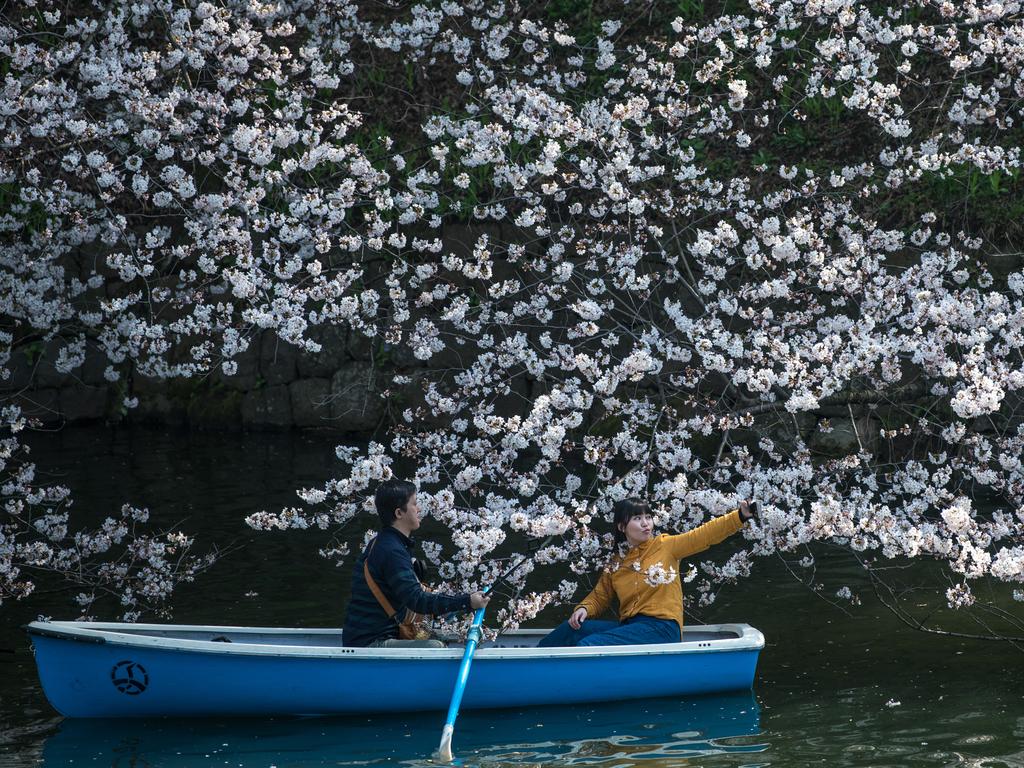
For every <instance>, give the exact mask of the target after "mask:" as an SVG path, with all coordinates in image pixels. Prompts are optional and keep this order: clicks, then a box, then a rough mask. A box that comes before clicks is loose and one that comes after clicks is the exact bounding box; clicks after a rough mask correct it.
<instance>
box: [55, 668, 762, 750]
mask: <svg viewBox="0 0 1024 768" xmlns="http://www.w3.org/2000/svg"><path fill="white" fill-rule="evenodd" d="M589 684H595V683H594V682H593V681H591V682H590V683H589ZM597 684H599V683H597ZM759 714H760V712H759V708H758V705H757V701H756V700H755V699H754V696H753V694H752V693H751V692H749V691H743V692H738V693H729V694H718V695H713V696H701V697H694V698H688V699H685V700H676V699H640V700H636V701H628V702H615V703H611V704H596V705H581V706H572V707H536V708H533V709H530V710H491V711H481V712H466V713H464V714H463V715H462V716H461V717H460V718H459V728H458V731H457V732H456V738H455V754H456V762H457V763H458V764H462V765H488V764H489V765H498V764H500V765H502V766H505V765H509V766H511V765H532V766H535V765H538V764H542V765H565V766H570V765H588V766H601V765H608V766H612V765H614V766H617V767H618V766H626V765H631V764H634V763H635V764H637V765H644V764H652V765H653V764H655V763H654V761H662V762H660V764H662V765H667V764H676V761H678V760H685V759H687V758H695V757H701V756H707V755H713V754H724V753H731V752H732V753H735V752H761V751H763V750H764V749H766V748H767V747H766V745H764V744H760V743H757V741H758V740H757V739H752V738H750V737H751V736H757V734H758V733H759V720H760V718H759ZM441 720H442V718H440V717H439V716H438V714H437V713H431V714H407V715H374V716H373V717H365V718H357V717H345V718H333V717H331V718H328V717H309V718H294V717H293V718H263V719H244V720H243V719H223V720H219V721H210V720H195V719H188V720H185V719H181V720H179V719H150V720H77V719H69V720H65V721H64V722H63V723H62V724H61V726H60V730H59V731H58V732H57V733H56V734H54V735H53V736H51V737H50V739H48V740H47V742H46V745H45V747H44V750H43V762H42V764H43V766H46V768H57V767H58V766H60V768H66V766H102V767H103V768H106V767H107V766H110V768H129V767H131V768H149V767H152V768H156V767H157V766H159V768H165V767H166V768H198V766H203V767H204V768H206V767H207V766H220V765H225V766H237V767H240V768H256V767H257V766H258V767H259V768H268V766H276V768H298V767H299V766H321V765H322V766H327V765H330V766H339V765H374V764H382V765H383V764H390V765H396V764H400V765H407V766H417V765H428V764H430V763H429V759H430V756H431V754H432V752H433V751H434V750H435V749H436V748H437V740H438V737H439V734H440V731H441V725H442V722H441ZM664 761H668V762H664ZM434 765H436V763H434Z"/></svg>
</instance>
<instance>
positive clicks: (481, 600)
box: [469, 592, 491, 611]
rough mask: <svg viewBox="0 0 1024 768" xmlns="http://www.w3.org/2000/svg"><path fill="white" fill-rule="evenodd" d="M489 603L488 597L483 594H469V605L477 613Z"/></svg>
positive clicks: (489, 598) (489, 597)
mask: <svg viewBox="0 0 1024 768" xmlns="http://www.w3.org/2000/svg"><path fill="white" fill-rule="evenodd" d="M489 602H491V596H490V595H485V594H484V593H483V592H470V593H469V605H470V607H471V608H472V609H473V610H474V611H479V610H480V609H481V608H483V607H484V606H485V605H487V604H488V603H489Z"/></svg>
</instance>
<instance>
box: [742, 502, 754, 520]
mask: <svg viewBox="0 0 1024 768" xmlns="http://www.w3.org/2000/svg"><path fill="white" fill-rule="evenodd" d="M740 520H742V521H743V522H744V523H745V522H747V521H748V520H757V502H756V501H751V500H750V499H744V500H743V501H741V502H740Z"/></svg>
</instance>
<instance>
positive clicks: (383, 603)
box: [363, 536, 398, 619]
mask: <svg viewBox="0 0 1024 768" xmlns="http://www.w3.org/2000/svg"><path fill="white" fill-rule="evenodd" d="M376 544H377V537H376V536H374V538H373V541H371V542H370V549H369V550H367V552H366V559H365V560H363V578H364V579H366V586H368V587H369V588H370V591H371V592H372V593H373V596H374V597H375V598H377V602H378V603H380V607H381V608H383V609H384V613H386V614H387V615H388V618H389V619H394V618H395V614H396V613H398V611H396V610H395V609H394V608H393V607H392V605H391V602H390V601H389V600H388V599H387V598H386V597H384V593H383V592H381V591H380V587H378V586H377V582H376V581H374V579H373V576H371V575H370V552H372V551H373V548H374V546H375V545H376Z"/></svg>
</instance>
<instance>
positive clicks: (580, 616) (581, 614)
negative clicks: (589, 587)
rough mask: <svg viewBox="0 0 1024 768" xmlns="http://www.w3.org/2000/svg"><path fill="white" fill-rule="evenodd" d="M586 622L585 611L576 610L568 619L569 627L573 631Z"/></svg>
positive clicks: (582, 609)
mask: <svg viewBox="0 0 1024 768" xmlns="http://www.w3.org/2000/svg"><path fill="white" fill-rule="evenodd" d="M586 620H587V609H586V608H577V609H576V610H575V611H573V612H572V616H570V617H569V626H570V627H572V628H573V629H579V628H580V627H581V626H583V622H584V621H586Z"/></svg>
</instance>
